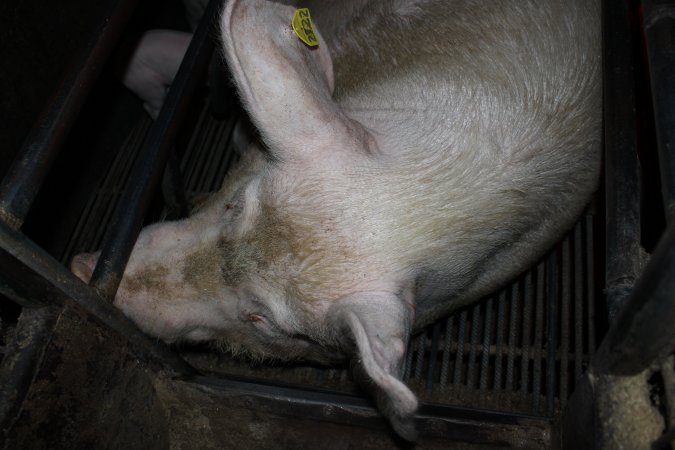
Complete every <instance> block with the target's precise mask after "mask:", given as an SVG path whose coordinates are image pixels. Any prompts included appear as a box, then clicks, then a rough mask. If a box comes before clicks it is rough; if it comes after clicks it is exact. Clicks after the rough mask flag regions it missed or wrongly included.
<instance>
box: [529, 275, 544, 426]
mask: <svg viewBox="0 0 675 450" xmlns="http://www.w3.org/2000/svg"><path fill="white" fill-rule="evenodd" d="M544 275H545V271H544V263H543V262H542V263H540V264H539V265H538V266H537V294H536V305H535V311H536V318H535V320H534V327H535V330H534V349H535V355H534V358H533V362H534V375H533V376H534V378H533V379H532V400H533V404H532V409H533V410H534V412H535V413H538V412H539V408H540V404H539V400H540V398H539V397H540V395H541V380H542V365H543V356H542V352H543V349H542V344H543V340H544Z"/></svg>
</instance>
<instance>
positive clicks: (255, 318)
mask: <svg viewBox="0 0 675 450" xmlns="http://www.w3.org/2000/svg"><path fill="white" fill-rule="evenodd" d="M247 320H248V321H249V322H262V321H264V320H266V319H265V317H264V316H261V315H260V314H255V313H249V315H248V318H247Z"/></svg>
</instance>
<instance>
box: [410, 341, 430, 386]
mask: <svg viewBox="0 0 675 450" xmlns="http://www.w3.org/2000/svg"><path fill="white" fill-rule="evenodd" d="M426 342H427V334H426V332H423V333H421V334H420V335H419V336H418V337H417V339H415V344H417V345H416V347H417V358H416V360H415V375H414V376H413V378H414V379H415V380H419V379H420V378H421V377H422V369H423V368H424V351H425V349H426Z"/></svg>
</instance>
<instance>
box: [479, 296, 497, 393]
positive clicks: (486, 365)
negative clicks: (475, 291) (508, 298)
mask: <svg viewBox="0 0 675 450" xmlns="http://www.w3.org/2000/svg"><path fill="white" fill-rule="evenodd" d="M493 303H494V299H493V298H492V297H490V299H489V300H488V301H487V304H486V305H485V318H484V320H483V323H484V327H483V357H482V359H481V363H480V384H479V389H480V395H481V398H482V399H485V396H486V395H487V386H488V372H489V371H490V344H491V343H492V336H491V332H492V304H493Z"/></svg>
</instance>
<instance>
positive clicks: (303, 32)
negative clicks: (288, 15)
mask: <svg viewBox="0 0 675 450" xmlns="http://www.w3.org/2000/svg"><path fill="white" fill-rule="evenodd" d="M291 26H292V27H293V31H294V32H295V34H296V35H297V36H298V37H299V38H300V40H301V41H302V42H304V43H305V44H307V45H309V46H310V47H316V46H318V45H319V39H317V37H316V33H315V32H314V25H313V24H312V18H311V17H309V9H308V8H300V9H296V10H295V13H293V21H292V22H291Z"/></svg>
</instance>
